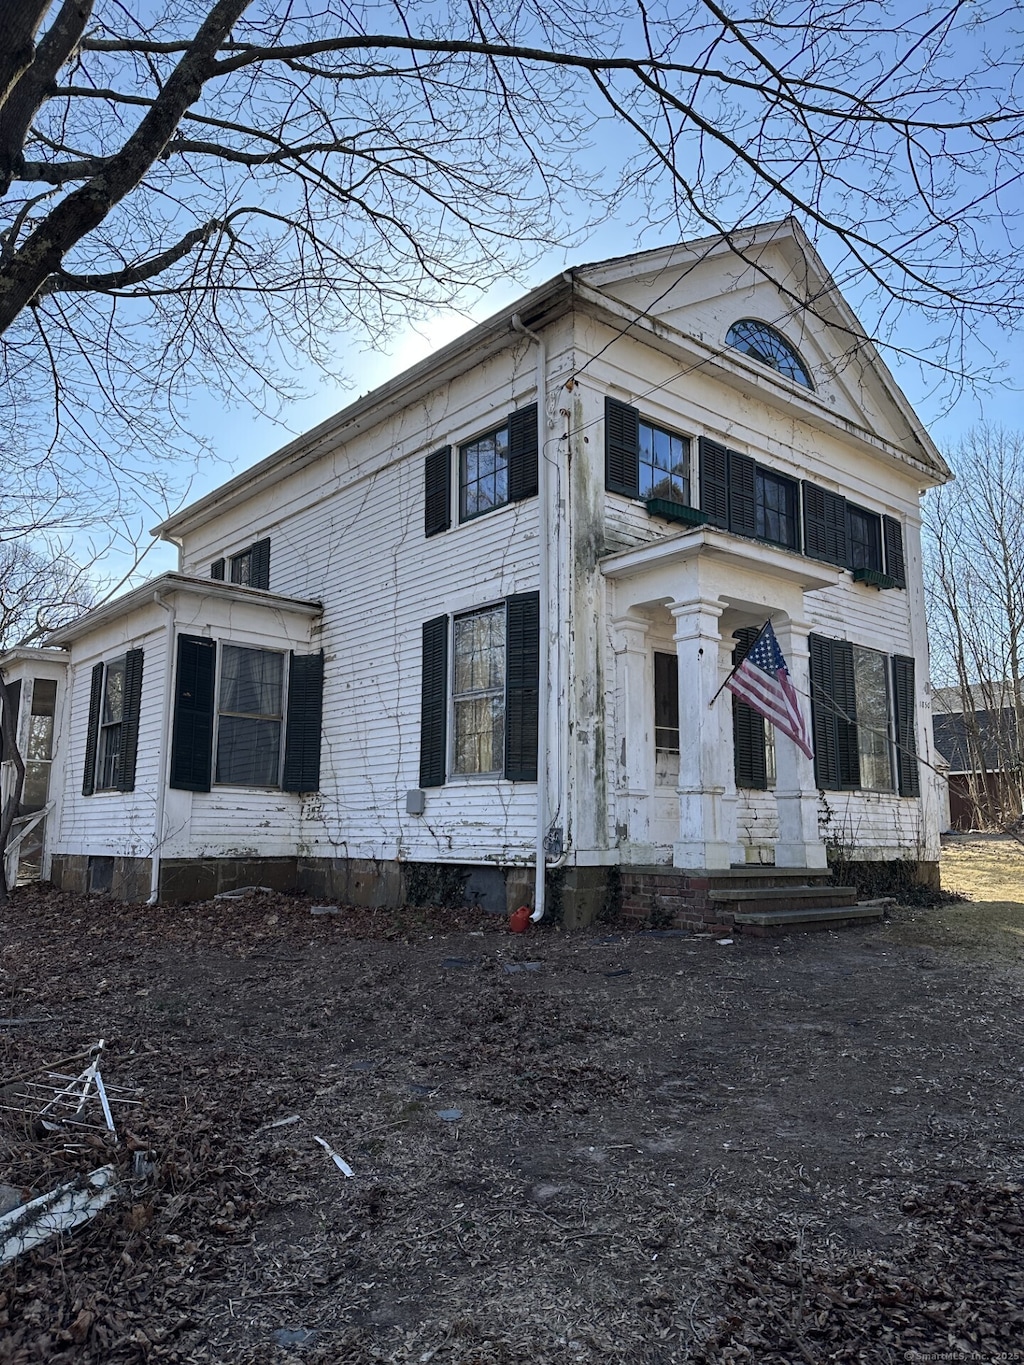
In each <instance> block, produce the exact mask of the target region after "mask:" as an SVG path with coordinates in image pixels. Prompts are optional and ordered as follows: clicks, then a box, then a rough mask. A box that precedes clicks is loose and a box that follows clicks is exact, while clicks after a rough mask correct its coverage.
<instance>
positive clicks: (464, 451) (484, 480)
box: [459, 425, 509, 521]
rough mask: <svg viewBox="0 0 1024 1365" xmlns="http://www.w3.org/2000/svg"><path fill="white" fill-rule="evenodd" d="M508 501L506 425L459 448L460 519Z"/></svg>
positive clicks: (473, 515)
mask: <svg viewBox="0 0 1024 1365" xmlns="http://www.w3.org/2000/svg"><path fill="white" fill-rule="evenodd" d="M508 500H509V495H508V426H507V425H506V426H503V427H498V429H497V430H496V431H489V432H488V433H487V435H486V436H480V437H478V438H477V439H476V440H475V441H470V442H469V444H468V445H464V446H461V447H460V449H459V520H460V521H469V520H470V518H471V517H478V516H480V515H481V513H483V512H490V511H492V510H493V509H494V508H495V507H504V506H505V504H506V503H507V502H508Z"/></svg>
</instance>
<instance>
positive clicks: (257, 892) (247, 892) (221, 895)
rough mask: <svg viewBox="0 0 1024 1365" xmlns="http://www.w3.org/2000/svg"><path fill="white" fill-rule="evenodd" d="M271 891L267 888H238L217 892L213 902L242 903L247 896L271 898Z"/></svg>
mask: <svg viewBox="0 0 1024 1365" xmlns="http://www.w3.org/2000/svg"><path fill="white" fill-rule="evenodd" d="M273 894H274V892H273V889H272V888H271V887H269V886H239V887H237V888H236V889H235V890H234V891H218V892H217V894H216V895H215V896H214V898H213V899H214V900H215V901H244V900H245V899H246V898H247V897H248V896H272V895H273Z"/></svg>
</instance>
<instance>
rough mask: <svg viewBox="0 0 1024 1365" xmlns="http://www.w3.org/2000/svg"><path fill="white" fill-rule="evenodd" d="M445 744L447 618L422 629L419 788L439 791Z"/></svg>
mask: <svg viewBox="0 0 1024 1365" xmlns="http://www.w3.org/2000/svg"><path fill="white" fill-rule="evenodd" d="M447 744H448V617H447V616H435V617H434V619H433V620H432V621H426V622H424V625H423V690H422V697H421V702H420V786H421V787H443V786H444V781H445V767H446V749H447Z"/></svg>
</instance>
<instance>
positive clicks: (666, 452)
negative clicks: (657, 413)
mask: <svg viewBox="0 0 1024 1365" xmlns="http://www.w3.org/2000/svg"><path fill="white" fill-rule="evenodd" d="M604 460H605V466H604V481H605V487H606V488H607V489H608V491H609V492H610V493H623V494H624V495H625V496H626V497H627V498H643V499H644V500H645V501H646V503H647V507H648V510H649V511H650V512H652V513H653V514H655V515H657V516H664V517H667V518H668V519H669V520H674V521H683V522H687V523H690V524H699V523H700V522H702V521H704V518H703V517H702V516H701V515H700V513H699V512H697V510H696V509H695V508H692V507H691V506H690V497H691V484H690V441H689V438H688V437H686V436H683V435H681V434H680V433H679V432H677V431H669V430H668V429H667V428H666V427H660V426H656V425H655V424H654V423H653V422H649V421H648V420H647V419H646V418H642V417H641V416H640V413H639V412H638V410H637V409H636V408H634V407H631V406H630V405H629V404H628V403H622V402H620V401H619V399H617V398H611V397H606V398H605V400H604Z"/></svg>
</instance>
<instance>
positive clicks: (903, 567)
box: [882, 517, 907, 588]
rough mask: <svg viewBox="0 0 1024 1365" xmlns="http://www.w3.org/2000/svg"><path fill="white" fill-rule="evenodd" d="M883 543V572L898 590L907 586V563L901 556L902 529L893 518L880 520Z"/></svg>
mask: <svg viewBox="0 0 1024 1365" xmlns="http://www.w3.org/2000/svg"><path fill="white" fill-rule="evenodd" d="M882 527H883V531H882V537H883V539H884V541H885V572H886V573H887V574H888V575H889V577H890V578H891V579H892V580H893V582H894V583H895V584H896V586H897V587H898V588H905V587H906V586H907V561H906V559H905V557H904V554H903V527H902V525H901V524H900V523H899V522H898V521H897V520H896V518H895V517H883V518H882Z"/></svg>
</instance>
